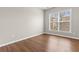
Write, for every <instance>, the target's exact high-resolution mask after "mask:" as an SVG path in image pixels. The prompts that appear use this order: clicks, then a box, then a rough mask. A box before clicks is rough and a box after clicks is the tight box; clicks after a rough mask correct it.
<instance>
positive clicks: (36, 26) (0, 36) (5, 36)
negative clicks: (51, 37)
mask: <svg viewBox="0 0 79 59" xmlns="http://www.w3.org/2000/svg"><path fill="white" fill-rule="evenodd" d="M40 33H43V11H42V10H41V9H39V8H27V7H26V8H11V7H10V8H7V7H6V8H0V44H5V43H8V42H11V41H15V40H19V39H22V38H25V37H30V36H32V35H38V34H40Z"/></svg>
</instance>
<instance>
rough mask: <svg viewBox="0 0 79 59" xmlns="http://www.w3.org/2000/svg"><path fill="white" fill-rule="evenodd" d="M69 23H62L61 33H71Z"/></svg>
mask: <svg viewBox="0 0 79 59" xmlns="http://www.w3.org/2000/svg"><path fill="white" fill-rule="evenodd" d="M69 26H70V24H69V22H61V23H60V31H69V30H70V27H69Z"/></svg>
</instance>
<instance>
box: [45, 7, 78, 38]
mask: <svg viewBox="0 0 79 59" xmlns="http://www.w3.org/2000/svg"><path fill="white" fill-rule="evenodd" d="M66 9H72V16H71V31H72V33H66V32H53V31H49V14H50V13H53V12H57V11H63V10H66ZM44 14H45V16H44V21H45V22H44V32H45V33H50V34H58V35H65V36H71V37H72V36H73V37H79V8H78V7H72V8H71V7H68V8H67V7H56V8H52V9H48V10H46V11H45V12H44Z"/></svg>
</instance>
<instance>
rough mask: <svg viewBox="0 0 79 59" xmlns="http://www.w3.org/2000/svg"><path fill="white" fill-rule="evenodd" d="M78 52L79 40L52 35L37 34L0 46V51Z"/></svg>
mask: <svg viewBox="0 0 79 59" xmlns="http://www.w3.org/2000/svg"><path fill="white" fill-rule="evenodd" d="M25 51H26V52H68V51H69V52H71V51H74V52H78V51H79V40H75V39H69V38H63V37H58V36H52V35H39V36H36V37H33V38H29V39H26V40H23V41H20V42H17V43H14V44H11V45H7V46H4V47H0V52H25Z"/></svg>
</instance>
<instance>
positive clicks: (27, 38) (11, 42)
mask: <svg viewBox="0 0 79 59" xmlns="http://www.w3.org/2000/svg"><path fill="white" fill-rule="evenodd" d="M41 34H43V33H40V34H37V35H33V36H29V37H25V38H21V39H18V40H15V41H11V42H8V43H5V44H1V45H0V47H3V46H6V45H10V44H13V43H16V42H19V41H22V40H26V39H28V38H32V37H35V36H38V35H41Z"/></svg>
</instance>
